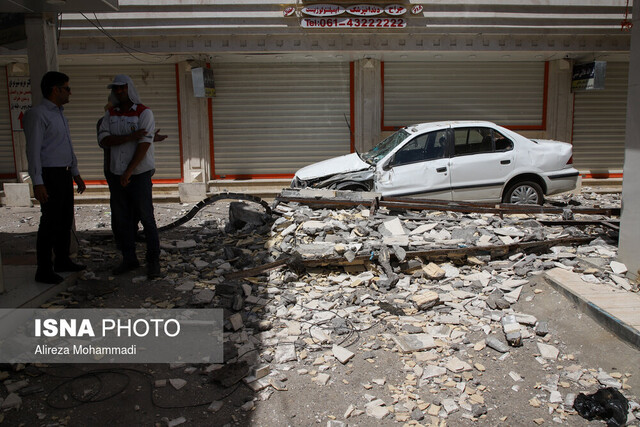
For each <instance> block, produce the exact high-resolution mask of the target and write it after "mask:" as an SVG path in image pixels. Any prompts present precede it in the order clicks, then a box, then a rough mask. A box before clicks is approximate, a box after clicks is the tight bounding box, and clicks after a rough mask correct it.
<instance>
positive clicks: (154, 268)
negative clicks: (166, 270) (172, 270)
mask: <svg viewBox="0 0 640 427" xmlns="http://www.w3.org/2000/svg"><path fill="white" fill-rule="evenodd" d="M160 277H162V273H160V262H159V261H149V262H147V279H149V280H153V279H158V278H160Z"/></svg>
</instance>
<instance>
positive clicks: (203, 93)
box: [191, 67, 216, 98]
mask: <svg viewBox="0 0 640 427" xmlns="http://www.w3.org/2000/svg"><path fill="white" fill-rule="evenodd" d="M191 80H192V82H193V96H195V97H196V98H213V97H214V96H216V87H215V84H214V80H213V70H212V69H211V68H204V67H197V68H192V69H191Z"/></svg>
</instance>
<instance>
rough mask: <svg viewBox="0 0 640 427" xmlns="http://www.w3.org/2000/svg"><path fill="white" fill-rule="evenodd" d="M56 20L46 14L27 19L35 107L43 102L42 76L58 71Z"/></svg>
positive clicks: (32, 92)
mask: <svg viewBox="0 0 640 427" xmlns="http://www.w3.org/2000/svg"><path fill="white" fill-rule="evenodd" d="M56 20H57V19H56V16H55V15H50V14H45V13H43V14H28V15H26V17H25V28H26V32H27V55H28V58H29V70H30V74H31V99H32V103H33V105H38V104H39V103H40V101H42V92H41V91H40V80H42V76H44V74H45V73H46V72H47V71H58V46H57V40H56Z"/></svg>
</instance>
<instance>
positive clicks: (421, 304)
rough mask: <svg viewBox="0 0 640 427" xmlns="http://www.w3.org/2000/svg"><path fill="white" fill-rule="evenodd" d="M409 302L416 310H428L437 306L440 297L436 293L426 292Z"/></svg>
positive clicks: (413, 297) (415, 296)
mask: <svg viewBox="0 0 640 427" xmlns="http://www.w3.org/2000/svg"><path fill="white" fill-rule="evenodd" d="M443 273H444V271H443ZM411 300H412V301H413V302H414V303H415V304H416V307H418V310H428V309H430V308H431V307H433V306H434V305H436V304H438V301H440V297H439V296H438V294H437V293H436V292H433V291H428V292H425V293H423V294H420V295H414V296H412V297H411Z"/></svg>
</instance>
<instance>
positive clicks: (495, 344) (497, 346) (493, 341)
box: [485, 335, 509, 353]
mask: <svg viewBox="0 0 640 427" xmlns="http://www.w3.org/2000/svg"><path fill="white" fill-rule="evenodd" d="M485 343H486V344H487V347H491V348H492V349H494V350H496V351H499V352H500V353H506V352H508V351H509V346H508V345H507V344H505V343H503V342H502V341H500V340H499V339H498V338H497V337H496V336H495V335H489V336H487V338H485Z"/></svg>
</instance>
